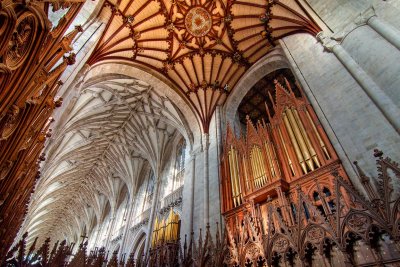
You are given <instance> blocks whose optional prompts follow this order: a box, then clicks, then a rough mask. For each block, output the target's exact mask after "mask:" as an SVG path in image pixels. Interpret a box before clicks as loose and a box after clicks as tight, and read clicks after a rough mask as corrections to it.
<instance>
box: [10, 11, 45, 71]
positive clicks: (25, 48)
mask: <svg viewBox="0 0 400 267" xmlns="http://www.w3.org/2000/svg"><path fill="white" fill-rule="evenodd" d="M37 28H38V27H37V21H36V18H35V16H34V14H33V13H31V12H28V11H27V12H24V13H23V14H22V15H21V16H20V17H19V18H18V19H17V23H16V26H15V29H14V32H13V34H12V36H11V40H10V42H9V43H8V49H7V51H6V56H5V63H6V65H7V66H8V67H9V68H10V69H16V68H18V67H19V66H21V64H22V63H23V62H24V61H25V59H26V58H27V56H28V54H29V52H30V50H31V48H32V46H33V44H34V42H33V40H34V39H35V35H36V30H37Z"/></svg>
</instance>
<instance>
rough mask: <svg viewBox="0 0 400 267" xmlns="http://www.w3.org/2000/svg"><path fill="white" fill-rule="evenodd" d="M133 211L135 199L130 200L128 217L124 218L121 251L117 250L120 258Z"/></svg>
mask: <svg viewBox="0 0 400 267" xmlns="http://www.w3.org/2000/svg"><path fill="white" fill-rule="evenodd" d="M134 209H135V198H132V201H131V203H130V204H129V212H128V216H127V217H126V224H125V228H124V232H123V234H122V242H121V249H120V250H119V255H120V257H122V254H123V252H124V251H125V243H126V239H127V236H128V231H129V227H130V226H131V225H130V222H131V221H132V215H133V213H134V212H133V210H134Z"/></svg>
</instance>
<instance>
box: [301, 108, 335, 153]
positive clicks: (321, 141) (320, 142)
mask: <svg viewBox="0 0 400 267" xmlns="http://www.w3.org/2000/svg"><path fill="white" fill-rule="evenodd" d="M306 114H307V118H308V120H309V121H310V123H311V126H312V128H313V131H314V133H315V135H316V136H317V139H318V142H319V144H320V146H321V148H322V151H324V153H325V156H326V158H327V159H330V158H331V156H330V155H329V152H328V149H327V148H326V145H325V143H324V141H323V140H322V138H321V135H320V134H319V132H318V130H317V127H316V126H315V123H314V121H313V120H312V119H311V115H310V113H309V112H308V110H306Z"/></svg>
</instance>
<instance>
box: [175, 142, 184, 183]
mask: <svg viewBox="0 0 400 267" xmlns="http://www.w3.org/2000/svg"><path fill="white" fill-rule="evenodd" d="M185 150H186V143H185V140H183V139H182V140H181V141H180V142H179V143H178V146H177V148H176V161H175V173H174V180H173V184H172V190H173V191H174V190H176V189H178V188H179V187H181V186H182V185H183V179H184V174H185Z"/></svg>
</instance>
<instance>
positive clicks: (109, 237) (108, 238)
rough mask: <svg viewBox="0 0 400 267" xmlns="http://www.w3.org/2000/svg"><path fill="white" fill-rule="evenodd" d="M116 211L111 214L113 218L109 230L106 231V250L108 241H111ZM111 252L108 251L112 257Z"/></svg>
mask: <svg viewBox="0 0 400 267" xmlns="http://www.w3.org/2000/svg"><path fill="white" fill-rule="evenodd" d="M115 213H116V211H115V212H114V214H113V217H112V218H111V224H110V228H109V229H108V233H107V240H106V244H105V247H106V249H107V250H108V249H109V248H108V245H109V244H110V240H111V236H112V232H113V230H114V225H115V219H116V218H117V216H115V215H116V214H115ZM112 252H113V251H110V253H111V255H112Z"/></svg>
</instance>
